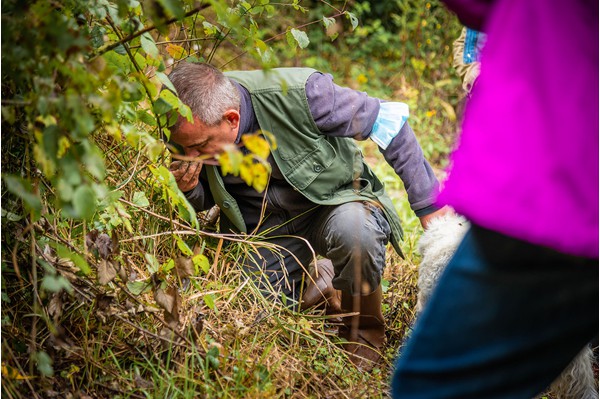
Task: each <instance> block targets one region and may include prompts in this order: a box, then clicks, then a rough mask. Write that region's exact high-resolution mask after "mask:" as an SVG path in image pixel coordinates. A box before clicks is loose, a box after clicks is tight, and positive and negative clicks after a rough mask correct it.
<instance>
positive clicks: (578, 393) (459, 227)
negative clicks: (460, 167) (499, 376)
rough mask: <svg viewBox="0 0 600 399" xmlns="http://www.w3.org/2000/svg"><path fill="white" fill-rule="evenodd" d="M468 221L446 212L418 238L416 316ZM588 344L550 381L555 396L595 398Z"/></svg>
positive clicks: (467, 226) (428, 296)
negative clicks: (418, 261)
mask: <svg viewBox="0 0 600 399" xmlns="http://www.w3.org/2000/svg"><path fill="white" fill-rule="evenodd" d="M469 226H470V225H469V222H468V221H467V220H466V219H465V218H464V217H462V216H459V215H445V216H442V217H439V218H435V219H433V220H431V222H430V223H429V226H428V228H427V230H425V232H424V233H423V235H422V236H421V238H420V239H419V243H418V245H417V250H418V251H419V253H420V254H421V256H422V260H421V263H420V265H419V279H418V281H417V286H418V295H417V305H416V312H417V316H418V315H419V313H420V312H421V311H422V310H423V309H424V307H425V305H426V303H427V301H428V300H429V298H430V296H431V293H432V291H433V289H434V287H435V285H436V284H437V281H438V279H439V277H440V275H441V273H442V271H443V270H444V268H445V267H446V265H447V264H448V262H449V261H450V259H451V258H452V256H453V255H454V252H455V251H456V248H457V247H458V245H459V244H460V242H461V241H462V239H463V237H464V235H465V233H466V232H467V230H468V229H469ZM592 362H593V356H592V350H591V349H590V347H589V345H588V346H586V347H585V348H584V349H583V350H582V351H581V353H580V354H579V355H578V356H577V357H576V358H575V359H573V361H572V362H571V364H569V366H567V368H566V369H565V370H564V371H563V373H562V374H561V375H560V376H559V377H558V378H557V379H556V380H555V381H554V382H553V383H552V386H551V387H550V392H551V395H552V397H553V398H557V399H592V398H598V393H597V391H596V382H595V379H594V371H593V368H592Z"/></svg>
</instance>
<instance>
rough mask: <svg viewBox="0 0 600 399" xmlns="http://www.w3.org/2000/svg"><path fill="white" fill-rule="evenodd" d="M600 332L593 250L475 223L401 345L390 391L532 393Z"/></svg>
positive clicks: (464, 397)
mask: <svg viewBox="0 0 600 399" xmlns="http://www.w3.org/2000/svg"><path fill="white" fill-rule="evenodd" d="M597 334H598V260H591V259H583V258H577V257H573V256H568V255H564V254H561V253H558V252H555V251H553V250H550V249H547V248H544V247H540V246H536V245H531V244H528V243H525V242H523V241H519V240H516V239H513V238H509V237H506V236H504V235H501V234H498V233H495V232H492V231H489V230H486V229H483V228H481V227H478V226H473V227H472V228H471V230H470V231H469V232H468V233H467V235H466V236H465V238H464V240H463V242H462V243H461V245H460V246H459V248H458V249H457V251H456V254H455V256H454V258H453V259H452V260H451V261H450V264H449V265H448V266H447V268H446V270H445V271H444V272H443V273H442V276H441V277H440V280H439V283H438V286H437V289H436V290H434V293H433V295H432V297H431V300H430V302H429V303H428V305H427V307H426V308H425V310H424V311H423V313H422V314H421V316H420V318H419V319H418V321H417V323H416V325H415V327H414V330H413V331H412V333H411V336H410V338H409V340H408V343H407V344H406V346H405V348H404V349H403V350H402V352H401V353H400V357H399V359H398V361H397V364H396V370H395V372H394V375H393V377H392V378H393V380H392V397H393V398H410V399H419V398H427V399H433V398H457V399H459V398H460V399H468V398H485V399H493V398H510V399H518V398H523V399H531V398H532V397H534V396H535V395H537V394H539V393H540V392H542V391H543V390H544V389H545V388H547V387H548V385H549V384H550V383H551V382H552V381H553V380H554V379H555V378H556V377H557V376H558V375H559V374H560V373H561V371H562V370H563V369H564V368H565V367H566V366H567V365H568V364H569V362H570V361H571V360H572V359H573V358H574V357H575V356H576V355H577V354H578V352H579V351H580V350H581V349H582V348H583V347H584V346H585V345H586V344H587V343H588V342H589V341H591V340H592V339H593V338H594V337H596V336H597Z"/></svg>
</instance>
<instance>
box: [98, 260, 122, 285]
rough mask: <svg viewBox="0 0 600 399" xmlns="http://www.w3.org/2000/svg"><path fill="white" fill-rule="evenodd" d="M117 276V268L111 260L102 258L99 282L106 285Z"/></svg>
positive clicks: (99, 267) (99, 268) (99, 265)
mask: <svg viewBox="0 0 600 399" xmlns="http://www.w3.org/2000/svg"><path fill="white" fill-rule="evenodd" d="M116 276H117V270H116V269H115V266H114V264H113V263H112V262H111V261H107V260H105V259H100V262H98V283H99V284H100V285H106V284H108V283H110V282H111V281H113V280H114V278H115V277H116Z"/></svg>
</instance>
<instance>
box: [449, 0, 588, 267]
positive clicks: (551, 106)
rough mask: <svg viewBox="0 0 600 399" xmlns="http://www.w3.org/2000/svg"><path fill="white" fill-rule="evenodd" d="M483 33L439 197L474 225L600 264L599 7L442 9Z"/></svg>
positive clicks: (536, 2)
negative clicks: (477, 66)
mask: <svg viewBox="0 0 600 399" xmlns="http://www.w3.org/2000/svg"><path fill="white" fill-rule="evenodd" d="M445 2H446V3H447V5H448V6H449V8H450V9H452V10H453V11H455V12H456V13H457V14H458V16H459V17H460V18H461V19H462V20H463V22H465V23H467V24H469V25H471V26H472V27H474V28H478V29H480V30H483V31H484V32H486V33H487V35H488V36H487V42H486V45H485V48H484V50H483V53H482V57H481V75H480V77H479V80H478V82H477V84H476V85H475V88H474V90H473V95H472V98H471V100H470V102H469V104H468V106H467V109H466V112H465V117H464V123H463V127H462V135H461V137H460V139H459V143H458V145H457V149H456V150H455V151H454V153H453V155H452V157H451V167H450V173H449V177H448V179H447V181H446V182H445V183H444V189H443V190H442V192H441V193H440V195H439V197H438V202H439V203H440V204H448V205H451V206H452V207H454V209H456V211H457V212H458V213H461V214H463V215H465V216H466V217H468V218H469V219H470V220H471V221H473V222H474V223H476V224H478V225H480V226H482V227H485V228H488V229H491V230H494V231H497V232H500V233H503V234H505V235H508V236H511V237H514V238H518V239H521V240H524V241H527V242H531V243H533V244H537V245H542V246H547V247H550V248H553V249H556V250H558V251H560V252H564V253H567V254H572V255H577V256H584V257H590V258H598V229H599V227H598V207H599V205H598V191H599V189H598V181H599V180H598V179H599V178H598V145H599V144H598V119H599V116H598V87H599V86H598V85H599V83H598V3H597V1H596V0H590V1H585V0H553V1H547V0H526V1H523V0H497V1H490V0H481V1H477V0H446V1H445Z"/></svg>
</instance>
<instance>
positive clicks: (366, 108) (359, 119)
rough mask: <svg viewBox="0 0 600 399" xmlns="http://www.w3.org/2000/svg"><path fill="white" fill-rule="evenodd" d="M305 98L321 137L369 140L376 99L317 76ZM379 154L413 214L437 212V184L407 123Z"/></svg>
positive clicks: (376, 115)
mask: <svg viewBox="0 0 600 399" xmlns="http://www.w3.org/2000/svg"><path fill="white" fill-rule="evenodd" d="M306 96H307V99H308V104H309V108H310V111H311V113H312V115H313V119H314V120H315V123H316V125H317V127H318V128H319V130H321V132H323V134H325V135H331V136H335V137H348V138H354V139H356V140H366V139H368V138H370V136H371V132H372V129H373V126H374V124H375V121H376V120H377V117H378V114H379V111H380V103H381V101H380V100H379V99H377V98H374V97H369V96H368V95H367V94H366V93H363V92H359V91H356V90H352V89H350V88H344V87H340V86H338V85H336V84H334V83H333V78H332V76H331V75H324V74H320V73H315V74H313V75H311V77H310V78H309V79H308V81H307V84H306ZM380 151H381V152H382V154H383V156H384V158H385V160H386V161H387V162H388V163H389V164H390V165H391V166H392V168H394V171H395V172H396V173H397V174H398V176H399V177H400V179H401V180H402V182H403V183H404V187H405V189H406V192H407V194H408V201H409V202H410V205H411V209H412V210H413V211H415V214H416V215H417V216H419V217H420V216H425V215H427V214H429V213H431V212H433V211H435V210H437V209H438V208H437V207H436V206H435V205H433V204H434V202H435V195H436V194H437V190H438V186H439V183H438V181H437V179H436V177H435V175H434V173H433V170H432V168H431V166H430V165H429V163H428V162H427V160H426V159H425V157H424V156H423V151H422V150H421V147H420V145H419V143H418V141H417V138H416V137H415V134H414V132H413V130H412V129H411V128H410V126H409V125H408V123H404V125H403V126H402V128H400V131H399V132H398V134H397V135H396V136H395V137H394V138H393V139H392V141H391V142H390V144H389V145H388V146H387V148H386V149H385V150H382V149H381V148H380Z"/></svg>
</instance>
